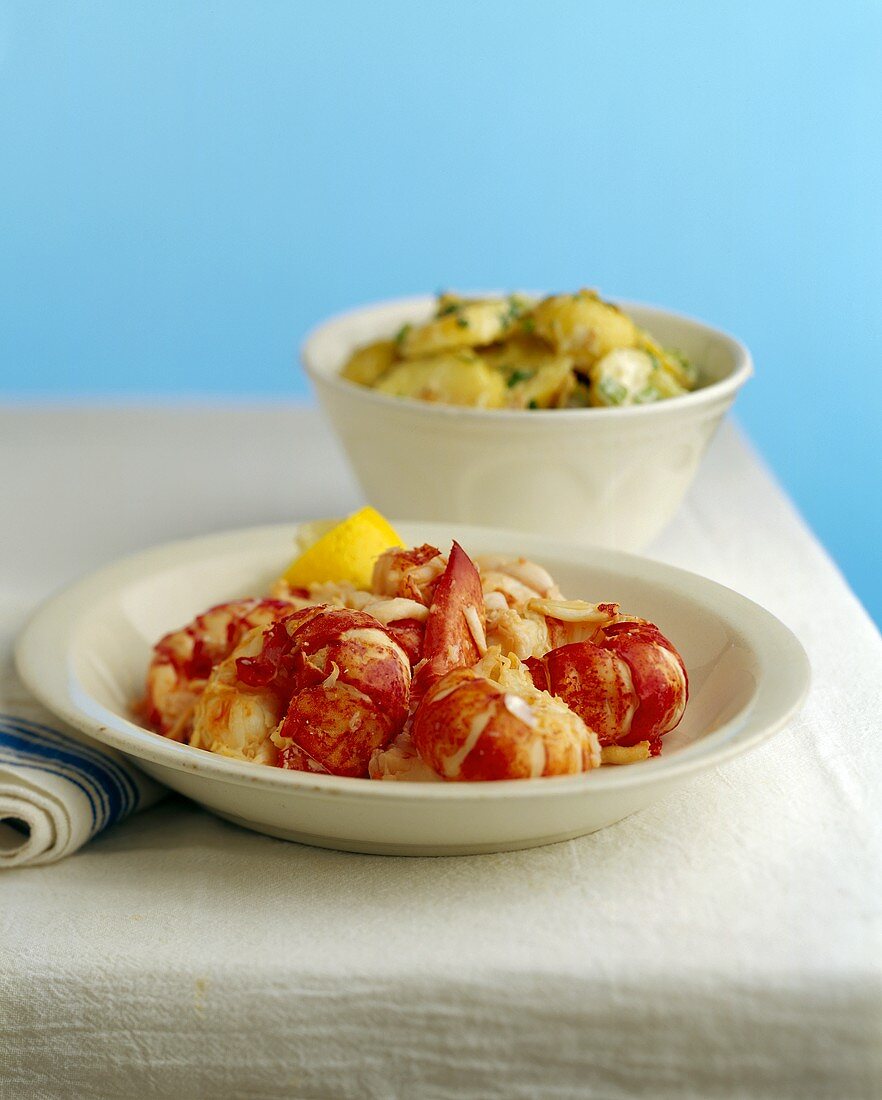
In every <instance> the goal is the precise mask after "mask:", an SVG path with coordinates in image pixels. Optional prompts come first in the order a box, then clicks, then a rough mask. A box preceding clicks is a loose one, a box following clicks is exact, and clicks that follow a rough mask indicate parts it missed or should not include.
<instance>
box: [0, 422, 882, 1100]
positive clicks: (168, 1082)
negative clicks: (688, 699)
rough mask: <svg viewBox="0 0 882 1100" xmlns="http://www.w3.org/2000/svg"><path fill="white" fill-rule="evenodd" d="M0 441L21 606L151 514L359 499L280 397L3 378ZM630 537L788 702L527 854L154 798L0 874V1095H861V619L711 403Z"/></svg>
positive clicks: (864, 776)
mask: <svg viewBox="0 0 882 1100" xmlns="http://www.w3.org/2000/svg"><path fill="white" fill-rule="evenodd" d="M415 445H418V441H415ZM0 471H2V473H0V493H2V499H0V532H2V537H0V585H2V586H3V593H2V594H3V596H4V597H5V599H6V600H7V602H9V601H18V603H19V604H20V605H21V608H22V611H24V608H25V607H26V605H29V604H31V603H32V602H33V601H34V600H36V599H37V598H39V597H41V596H43V595H44V594H46V593H47V592H48V591H49V590H50V589H52V588H53V587H55V586H57V585H59V584H61V583H63V582H66V581H68V580H70V579H71V578H73V577H75V576H76V575H77V574H79V573H81V572H82V571H85V570H87V569H91V568H93V567H95V566H98V565H100V564H101V563H103V562H106V561H109V560H111V559H112V558H114V557H116V556H118V555H119V554H122V553H124V552H127V551H131V550H135V549H138V548H141V547H143V546H145V545H147V544H150V543H155V542H160V541H164V540H166V539H169V538H174V537H179V536H185V535H190V534H194V533H196V532H201V531H207V530H211V529H219V528H223V527H234V526H239V525H243V524H249V523H266V522H274V521H282V520H289V519H292V518H295V517H301V516H306V515H314V514H339V513H342V512H345V511H346V510H347V509H350V508H352V507H353V506H355V505H356V503H357V502H358V493H357V491H356V488H355V486H354V483H353V482H352V480H351V479H350V477H349V475H348V473H347V472H346V469H345V466H344V463H343V460H342V457H341V456H340V454H339V452H338V451H337V450H336V448H335V447H334V445H333V444H332V442H331V441H330V439H329V438H328V436H327V434H326V432H325V430H324V428H323V427H322V425H321V423H320V421H319V420H318V419H317V417H316V415H315V414H314V413H311V412H308V411H302V410H296V409H290V408H276V409H273V410H270V409H259V408H246V409H241V408H239V409H233V408H229V409H226V410H214V411H211V412H209V411H206V410H204V409H201V408H196V407H193V408H179V409H177V410H174V411H170V410H161V409H141V410H99V411H96V410H87V409H82V410H78V411H63V412H62V411H59V412H57V413H56V412H49V411H42V412H40V411H28V410H12V409H9V410H6V411H5V412H2V413H0ZM877 549H878V548H877ZM868 552H870V550H869V548H868ZM653 553H654V555H655V556H657V557H660V558H664V559H666V560H670V561H674V562H677V563H678V564H681V565H684V566H686V567H688V568H692V569H696V570H698V571H700V572H703V573H706V574H707V575H709V576H711V577H714V578H715V579H717V580H720V581H723V582H724V583H726V584H729V585H731V586H732V587H734V588H737V589H739V590H741V591H742V592H744V593H745V594H747V595H748V596H751V597H752V598H754V599H756V600H758V601H759V602H760V603H763V604H765V605H766V606H767V607H769V608H770V609H771V610H772V611H774V612H775V613H776V614H778V615H779V616H780V617H781V618H782V619H783V620H784V621H785V622H786V623H788V624H789V625H790V626H791V627H792V628H793V629H794V630H795V631H796V632H797V633H798V634H799V636H800V637H801V638H802V639H803V641H804V642H805V644H806V646H807V648H808V651H809V655H810V657H811V660H812V662H813V666H814V672H815V681H814V689H813V693H812V695H811V698H810V701H809V703H808V705H807V707H806V709H805V711H804V713H803V715H802V716H801V718H800V719H798V720H797V721H796V722H795V723H794V724H793V726H792V727H791V728H790V729H789V730H788V731H786V732H784V733H782V734H781V735H779V736H778V737H776V738H775V739H774V740H773V741H772V742H771V743H769V744H768V745H766V746H765V747H763V748H761V749H759V750H757V751H756V752H755V753H753V754H751V755H749V756H747V757H744V758H741V759H739V760H736V761H735V762H733V763H731V764H730V765H728V766H726V767H725V768H723V769H720V770H719V772H716V773H713V774H709V775H705V776H703V777H702V778H700V779H698V780H696V781H695V782H694V783H693V784H692V785H691V786H690V787H689V788H688V789H687V790H686V791H685V792H682V793H677V794H676V795H674V796H672V797H671V798H669V799H667V800H665V801H663V802H660V803H658V804H657V805H655V806H653V807H652V808H650V809H649V810H646V811H645V812H643V813H641V814H639V815H636V816H634V817H632V818H630V819H629V820H627V821H625V822H622V823H621V824H619V825H617V826H614V827H613V828H610V829H607V830H604V831H603V832H600V833H598V834H595V835H594V836H590V837H586V838H584V839H582V840H578V841H573V842H569V843H566V844H560V845H556V846H553V847H549V848H544V849H538V850H535V851H529V852H520V853H512V854H508V855H500V856H484V857H471V858H458V859H444V860H431V859H419V860H414V859H411V860H407V859H388V858H383V857H368V856H357V855H345V854H340V853H335V852H328V851H321V850H318V849H311V848H306V847H299V846H297V845H293V844H286V843H284V842H281V841H276V840H271V839H268V838H265V837H262V836H258V835H255V834H251V833H248V832H245V831H243V830H240V829H237V828H235V827H234V826H232V825H228V824H225V823H224V822H221V821H218V820H215V819H214V818H212V817H210V816H209V815H208V814H207V813H205V812H203V811H201V810H199V809H197V808H196V807H195V806H192V805H188V804H186V803H184V802H183V801H180V800H177V799H173V800H171V801H170V802H167V803H164V804H162V805H160V806H158V807H156V808H154V809H152V810H148V811H146V812H145V813H143V814H141V815H139V816H137V817H135V818H132V819H130V820H128V821H127V822H125V823H124V824H122V825H120V826H118V827H117V828H115V829H114V830H111V831H110V832H108V833H107V834H105V835H103V836H102V837H100V838H99V839H98V840H96V841H95V842H93V843H92V844H91V845H89V846H88V847H87V848H85V849H84V850H83V851H82V852H81V853H80V854H79V855H76V856H74V857H72V858H70V859H68V860H66V861H63V862H61V863H59V864H57V865H55V866H52V867H48V868H34V869H29V870H13V871H8V872H5V873H4V874H3V875H2V877H0V1095H2V1096H3V1097H4V1098H5V1097H7V1096H9V1097H16V1098H17V1097H31V1096H34V1097H36V1096H39V1097H55V1096H80V1097H84V1096H90V1097H104V1096H107V1097H111V1096H113V1097H116V1096H161V1097H194V1098H196V1097H211V1098H217V1097H227V1096H255V1097H267V1098H269V1097H282V1096H296V1097H358V1098H361V1097H417V1096H428V1097H504V1098H507V1100H517V1098H522V1097H536V1096H543V1097H544V1096H548V1097H577V1096H578V1097H583V1096H597V1097H604V1098H606V1097H613V1098H616V1097H630V1096H653V1097H655V1098H658V1100H662V1098H666V1097H684V1096H685V1097H697V1098H698V1097H700V1098H703V1100H707V1098H714V1097H749V1098H751V1100H755V1098H764V1097H769V1098H773V1097H774V1098H776V1100H780V1098H786V1097H798V1098H800V1100H806V1098H809V1097H831V1098H833V1097H836V1098H837V1100H838V1098H844V1097H848V1098H858V1097H871V1096H879V1095H880V1094H882V916H880V908H882V874H880V870H882V838H880V804H882V803H880V782H879V776H880V774H882V729H880V717H879V714H880V685H882V643H880V639H879V636H878V634H877V632H876V631H875V629H874V627H873V626H872V625H871V623H870V622H869V620H868V619H867V617H866V615H865V614H864V612H863V611H862V609H861V607H860V605H859V604H858V602H857V601H856V600H855V598H854V597H853V596H852V594H851V593H850V592H849V590H848V589H847V587H846V585H845V584H844V582H843V580H842V578H841V577H840V575H839V574H838V572H837V571H836V569H835V568H834V566H833V565H832V564H831V563H830V561H829V559H828V558H827V557H826V555H825V553H824V552H823V550H822V549H821V548H820V547H819V546H818V544H817V543H816V542H815V541H814V539H813V538H812V537H811V535H810V534H809V533H808V532H807V531H806V529H805V527H804V526H803V525H802V523H801V522H800V520H799V518H798V517H797V516H796V515H795V513H794V511H793V509H792V508H791V506H790V505H789V503H788V502H787V500H786V499H785V498H784V497H783V496H782V494H781V493H780V491H779V490H778V489H777V488H776V486H775V485H774V483H773V482H772V480H771V479H770V478H769V476H768V474H767V472H766V471H765V470H764V469H763V467H762V465H761V463H759V462H758V461H757V459H756V457H755V456H754V455H753V454H752V453H751V452H750V451H749V450H748V449H747V448H746V447H745V445H744V443H743V442H742V441H741V440H740V438H739V437H738V436H737V435H736V434H735V433H734V432H733V431H732V430H731V429H727V430H725V431H724V432H723V433H722V434H721V435H720V437H719V438H718V439H717V441H716V443H715V444H714V446H713V449H712V453H711V454H710V456H709V458H708V461H707V464H706V466H705V467H704V469H703V471H702V474H701V476H700V480H699V481H698V483H697V484H696V486H695V488H694V491H693V492H692V494H691V496H690V497H689V500H688V502H687V504H686V506H685V507H684V508H683V510H682V512H681V514H680V516H679V518H678V521H677V523H676V525H675V526H673V527H672V528H671V529H670V530H669V531H668V532H667V533H666V534H665V535H664V536H663V537H662V538H661V539H660V540H659V541H658V542H657V544H656V545H655V547H654V548H653Z"/></svg>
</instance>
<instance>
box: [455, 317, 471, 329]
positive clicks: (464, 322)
mask: <svg viewBox="0 0 882 1100" xmlns="http://www.w3.org/2000/svg"><path fill="white" fill-rule="evenodd" d="M456 323H457V325H458V326H459V327H460V328H468V327H469V319H468V317H457V318H456Z"/></svg>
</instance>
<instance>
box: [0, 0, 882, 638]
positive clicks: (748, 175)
mask: <svg viewBox="0 0 882 1100" xmlns="http://www.w3.org/2000/svg"><path fill="white" fill-rule="evenodd" d="M880 51H882V5H880V4H874V3H853V2H852V3H840V4H837V5H833V4H823V5H817V6H812V5H810V4H806V3H801V4H800V3H776V4H765V3H762V4H760V3H756V4H750V3H739V4H735V3H732V4H729V5H725V6H720V5H715V4H707V3H671V4H662V3H649V2H647V3H623V4H620V3H616V4H609V3H602V4H601V3H597V4H592V3H577V2H570V3H554V2H543V3H542V4H533V3H515V2H511V0H509V2H505V3H483V4H466V3H455V2H450V0H448V2H447V3H444V4H440V5H418V4H408V3H394V2H386V3H376V4H368V3H364V4H355V3H317V2H315V3H310V4H305V3H245V2H241V3H235V4H230V3H210V4H209V3H204V4H196V3H186V2H183V0H178V2H175V3H161V2H151V3H141V2H134V0H126V2H117V3H111V2H105V3H54V4H51V3H42V2H33V0H30V2H21V3H16V2H12V3H9V2H5V3H0V163H2V172H0V393H2V394H3V395H4V396H5V397H6V398H7V399H8V398H13V399H16V400H19V399H23V398H33V397H37V398H43V397H51V398H53V399H57V398H59V397H61V398H72V397H75V398H77V399H83V398H89V397H92V396H95V395H101V396H107V395H111V396H123V397H128V396H130V395H131V396H139V395H159V396H166V395H167V396H171V397H174V396H179V395H236V394H242V395H263V396H266V395H270V396H273V395H280V396H284V397H290V396H291V395H297V396H305V395H306V393H307V390H306V386H305V382H304V379H303V378H302V377H301V376H300V374H299V373H295V369H294V366H293V364H294V352H295V348H296V345H297V343H298V341H299V339H300V337H301V335H302V334H303V332H304V331H305V330H306V329H307V328H308V327H309V326H310V325H312V324H313V323H314V322H316V321H317V320H319V319H320V318H321V317H322V316H323V315H325V314H327V313H330V312H332V311H336V310H339V309H343V308H345V307H347V306H349V305H351V304H354V303H358V302H361V301H366V300H370V299H372V298H378V297H384V296H388V295H397V294H402V293H413V292H417V291H421V290H433V289H435V288H436V287H438V286H439V285H442V286H454V287H455V286H460V287H474V286H482V285H484V286H487V285H490V286H495V285H504V286H539V287H549V288H557V289H569V288H575V287H578V286H580V285H584V284H588V285H596V286H598V287H600V288H601V289H602V290H603V291H604V292H605V293H607V294H609V295H610V296H620V297H626V298H636V299H643V300H646V301H650V302H655V303H659V304H663V305H667V306H670V307H672V308H674V309H677V310H680V311H683V312H687V313H691V314H694V315H696V316H699V317H702V318H704V319H705V320H708V321H710V322H712V323H715V324H718V325H720V326H722V327H724V328H727V329H729V330H731V331H733V332H734V333H736V334H737V335H739V336H740V337H742V338H743V339H744V340H745V341H746V342H747V343H748V344H749V345H750V347H751V348H752V350H753V353H754V357H755V361H756V365H757V376H756V378H755V379H754V380H753V382H751V384H750V385H749V387H748V388H747V390H746V391H745V392H744V394H743V395H742V397H741V399H740V400H739V414H740V417H741V420H742V422H743V423H744V424H746V426H747V428H748V429H749V432H750V434H751V436H752V437H753V439H754V440H755V441H756V442H757V444H758V445H759V447H760V448H761V450H762V451H763V453H764V454H765V455H766V456H767V458H768V459H769V461H770V462H771V464H772V465H773V466H774V468H775V470H776V471H777V473H778V474H779V476H780V477H781V479H782V480H783V482H784V483H785V485H786V486H787V488H788V489H789V490H790V492H791V493H792V494H793V496H794V497H795V498H796V500H797V501H798V503H799V505H800V507H801V508H802V510H803V512H804V513H805V514H806V515H807V517H808V519H809V521H810V522H811V523H812V524H813V526H814V527H815V529H816V530H817V531H818V533H819V534H820V536H821V537H822V539H823V540H824V541H825V543H826V544H827V546H828V547H829V548H830V549H831V551H832V552H833V554H834V555H835V556H836V557H837V559H838V560H839V562H840V563H841V564H842V566H843V568H844V570H845V572H846V573H847V575H848V576H849V578H850V579H851V581H852V583H853V584H854V586H855V587H856V588H857V590H858V592H859V594H860V595H861V596H862V598H863V599H864V601H865V602H866V603H867V604H868V605H869V606H870V608H871V610H873V611H874V612H875V614H876V616H877V618H879V617H882V581H880V577H879V568H878V566H879V558H880V546H882V522H880V514H882V509H880V506H879V503H878V496H879V480H880V478H879V475H880V462H879V452H878V446H879V435H880V425H882V398H880V389H882V387H880V377H882V362H880V358H882V357H880V351H879V349H880V346H882V280H880V273H882V270H880V269H882V198H880V196H882V129H880V121H879V120H880V118H882V63H880Z"/></svg>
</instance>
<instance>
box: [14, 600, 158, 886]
mask: <svg viewBox="0 0 882 1100" xmlns="http://www.w3.org/2000/svg"><path fill="white" fill-rule="evenodd" d="M21 610H22V608H21V604H20V601H17V600H15V601H10V600H9V599H0V871H2V870H3V869H4V868H10V867H21V866H25V865H31V864H39V863H53V862H54V861H55V860H58V859H62V858H63V857H64V856H68V855H71V853H73V852H75V851H76V850H77V849H78V848H80V847H82V845H83V844H85V843H86V841H88V840H91V839H92V837H93V836H96V835H97V834H98V833H100V832H101V831H102V830H103V829H106V828H108V827H109V826H111V825H115V824H116V823H117V822H118V821H123V820H124V819H125V818H126V817H128V815H129V814H131V813H134V812H135V811H137V810H143V809H146V807H148V806H152V805H153V803H154V802H156V801H157V800H158V799H159V798H160V797H161V796H162V794H163V793H164V792H163V791H162V788H161V787H159V786H158V785H157V784H156V783H154V782H153V781H152V780H151V779H149V778H148V777H147V776H145V775H142V774H141V773H140V772H139V771H138V770H137V769H136V768H133V767H132V766H131V765H130V764H129V763H128V761H127V760H126V759H125V758H124V757H122V756H120V755H119V753H115V752H112V751H111V750H110V749H106V748H104V747H103V746H101V745H99V744H97V743H96V742H94V741H92V740H91V739H90V738H88V737H85V736H83V735H82V734H80V733H78V732H76V731H75V730H73V729H71V728H70V727H69V726H67V725H65V724H64V723H63V722H60V721H59V720H58V719H57V718H55V717H54V716H52V715H51V714H49V712H48V711H46V710H44V708H43V707H41V706H40V705H39V704H38V703H37V702H36V701H35V700H33V699H32V698H31V697H30V695H29V694H28V692H27V690H26V689H25V687H24V685H23V684H22V683H21V681H20V680H19V678H18V675H17V674H16V672H15V668H14V666H13V663H12V646H11V639H12V637H13V636H14V633H15V630H16V628H17V626H18V625H19V624H20V623H21V621H22V615H21Z"/></svg>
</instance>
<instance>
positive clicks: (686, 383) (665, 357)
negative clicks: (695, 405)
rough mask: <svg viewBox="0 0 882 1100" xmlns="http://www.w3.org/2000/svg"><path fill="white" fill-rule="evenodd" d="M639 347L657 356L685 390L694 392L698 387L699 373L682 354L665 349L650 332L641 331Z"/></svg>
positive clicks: (671, 349)
mask: <svg viewBox="0 0 882 1100" xmlns="http://www.w3.org/2000/svg"><path fill="white" fill-rule="evenodd" d="M637 346H638V347H639V348H641V349H642V350H643V351H647V352H649V354H650V355H653V356H655V358H656V359H657V360H658V361H659V363H660V364H661V366H663V367H664V368H665V370H667V371H668V373H669V374H670V375H671V376H672V377H673V378H674V379H675V380H676V381H677V382H678V383H679V384H680V385H681V386H682V387H683V389H685V390H694V389H695V387H696V386H697V385H698V371H697V370H696V369H695V367H694V366H693V365H692V363H690V362H689V360H688V359H687V358H686V356H685V355H683V353H682V352H679V351H675V350H674V349H673V348H663V347H662V346H661V344H659V343H658V341H656V340H654V339H653V338H652V337H651V336H650V335H649V333H648V332H643V331H641V333H640V337H639V340H638V344H637Z"/></svg>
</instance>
